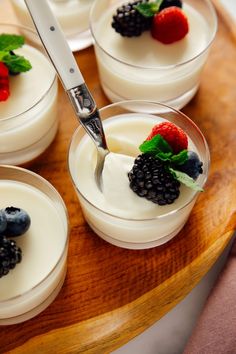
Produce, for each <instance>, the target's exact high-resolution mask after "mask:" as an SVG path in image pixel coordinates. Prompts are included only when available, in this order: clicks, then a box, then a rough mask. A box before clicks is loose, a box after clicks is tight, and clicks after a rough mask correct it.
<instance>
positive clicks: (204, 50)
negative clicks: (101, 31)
mask: <svg viewBox="0 0 236 354" xmlns="http://www.w3.org/2000/svg"><path fill="white" fill-rule="evenodd" d="M97 1H99V0H96V1H95V2H94V3H93V5H92V7H91V11H90V16H89V24H90V30H91V33H92V36H93V39H94V42H95V44H96V45H97V46H98V47H99V48H100V49H101V50H102V51H103V52H104V53H106V54H107V55H108V56H109V57H110V58H112V59H113V60H115V61H117V62H119V63H121V64H124V65H126V66H129V67H131V68H136V69H145V70H154V69H155V70H170V69H174V68H179V67H181V66H184V65H186V64H188V63H190V62H192V61H194V60H195V59H197V58H198V57H200V56H201V55H202V54H203V53H205V52H206V51H207V50H208V48H209V47H210V46H211V44H212V42H213V40H214V38H215V36H216V32H217V28H218V18H217V14H216V10H215V7H214V5H213V3H212V1H211V0H203V1H205V2H206V3H207V4H208V6H209V9H210V11H211V13H212V15H213V19H214V28H213V31H212V35H211V37H210V39H209V41H208V42H207V45H206V46H205V48H204V49H202V50H201V51H200V52H199V53H198V54H196V55H195V56H194V57H192V58H191V59H188V60H186V61H183V62H180V63H178V64H171V65H163V66H149V67H145V66H142V65H134V64H130V63H127V62H126V61H124V60H121V59H118V58H116V57H115V56H113V55H112V54H111V53H109V52H108V51H107V50H105V49H104V48H103V47H102V45H101V44H100V43H99V41H98V40H97V38H96V35H95V33H96V31H94V30H93V27H94V26H93V22H92V14H93V12H94V8H95V5H96V3H97Z"/></svg>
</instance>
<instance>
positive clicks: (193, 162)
mask: <svg viewBox="0 0 236 354" xmlns="http://www.w3.org/2000/svg"><path fill="white" fill-rule="evenodd" d="M179 170H180V171H182V172H184V173H186V174H187V175H189V176H190V177H192V178H193V179H195V180H196V179H197V178H198V176H199V175H200V174H201V173H202V172H203V171H202V162H201V161H200V159H199V157H198V154H196V152H194V151H188V160H187V161H186V162H185V163H184V164H183V165H181V166H180V167H179Z"/></svg>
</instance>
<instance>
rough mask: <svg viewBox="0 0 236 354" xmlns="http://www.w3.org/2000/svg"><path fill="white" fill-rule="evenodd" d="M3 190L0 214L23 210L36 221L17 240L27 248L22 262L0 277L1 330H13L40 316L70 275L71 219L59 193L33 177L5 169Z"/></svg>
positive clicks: (0, 175)
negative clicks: (3, 327)
mask: <svg viewBox="0 0 236 354" xmlns="http://www.w3.org/2000/svg"><path fill="white" fill-rule="evenodd" d="M0 190H1V201H0V209H2V208H5V207H7V206H15V207H19V208H22V209H25V210H26V211H27V212H28V214H29V215H30V217H31V225H30V228H29V230H28V231H27V232H26V234H24V235H22V236H19V237H15V238H14V239H15V241H16V243H17V245H18V246H19V247H21V249H22V255H23V256H22V261H21V263H19V264H17V265H16V267H15V268H14V269H13V270H10V272H9V273H8V274H7V275H6V276H3V277H2V278H0V288H1V289H2V290H3V291H1V292H0V325H10V324H15V323H19V322H23V321H26V320H28V319H30V318H32V317H34V316H36V315H37V314H39V313H40V312H42V311H43V310H44V309H45V308H46V307H48V306H49V305H50V304H51V302H52V301H53V300H54V299H55V298H56V296H57V294H58V293H59V291H60V289H61V287H62V285H63V282H64V279H65V276H66V268H67V250H68V238H69V220H68V215H67V210H66V206H65V204H64V202H63V200H62V198H61V196H60V195H59V193H58V192H57V191H56V189H55V188H54V187H53V186H52V185H51V184H50V183H49V182H47V181H46V180H45V179H44V178H42V177H40V176H39V175H37V174H35V173H33V172H30V171H28V170H26V169H23V168H20V167H13V166H7V165H0ZM50 217H52V219H50ZM55 221H56V222H55ZM53 222H54V223H53ZM50 223H52V224H50Z"/></svg>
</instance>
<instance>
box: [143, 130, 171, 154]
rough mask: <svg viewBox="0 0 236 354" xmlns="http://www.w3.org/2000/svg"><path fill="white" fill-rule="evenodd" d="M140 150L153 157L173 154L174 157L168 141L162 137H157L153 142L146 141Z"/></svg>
mask: <svg viewBox="0 0 236 354" xmlns="http://www.w3.org/2000/svg"><path fill="white" fill-rule="evenodd" d="M139 150H140V151H141V152H143V153H149V154H152V155H154V156H155V155H156V154H159V153H160V152H163V153H171V155H173V151H172V149H171V147H170V145H169V144H168V143H167V141H166V140H165V139H164V138H163V137H162V136H161V135H160V134H157V135H155V136H154V137H153V138H152V139H151V140H145V141H144V142H143V143H142V144H141V145H140V146H139Z"/></svg>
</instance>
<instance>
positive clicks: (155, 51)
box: [90, 0, 217, 109]
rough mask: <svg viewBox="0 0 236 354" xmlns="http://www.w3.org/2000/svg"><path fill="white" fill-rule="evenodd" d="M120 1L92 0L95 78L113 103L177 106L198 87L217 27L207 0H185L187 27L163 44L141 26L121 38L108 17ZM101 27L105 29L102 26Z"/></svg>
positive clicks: (121, 2)
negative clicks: (133, 34)
mask: <svg viewBox="0 0 236 354" xmlns="http://www.w3.org/2000/svg"><path fill="white" fill-rule="evenodd" d="M124 3H125V1H124V0H115V1H110V0H104V1H99V0H96V1H95V3H94V5H93V7H92V10H91V13H90V28H91V32H92V35H93V38H94V47H95V54H96V59H97V64H98V69H99V75H100V81H101V85H102V88H103V90H104V92H105V94H106V96H107V97H108V98H109V99H110V100H111V101H112V102H118V101H122V100H127V99H131V100H140V99H141V100H152V101H157V102H162V103H164V104H167V105H169V106H171V107H174V108H176V109H180V108H182V107H183V106H184V105H186V104H187V103H188V102H189V101H190V100H191V99H192V97H193V96H194V95H195V93H196V92H197V89H198V87H199V84H200V78H201V72H202V69H203V66H204V64H205V62H206V60H207V58H208V54H209V49H210V47H211V44H212V42H213V39H214V37H215V34H216V30H217V16H216V12H215V10H214V7H213V5H212V3H211V2H210V0H199V1H195V0H184V1H183V10H184V11H185V12H186V14H187V16H188V18H189V23H190V24H189V27H190V31H189V33H188V34H187V36H186V37H185V38H183V39H182V40H181V41H178V42H176V43H173V44H170V45H164V44H161V43H160V42H158V41H157V40H155V39H153V38H152V37H151V34H150V31H145V32H144V33H142V35H141V36H140V37H132V38H127V37H122V36H121V35H120V34H118V33H116V32H115V30H114V29H113V28H112V27H111V17H112V14H114V13H115V11H116V9H117V7H119V6H121V5H122V4H124ZM105 28H106V30H105Z"/></svg>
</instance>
